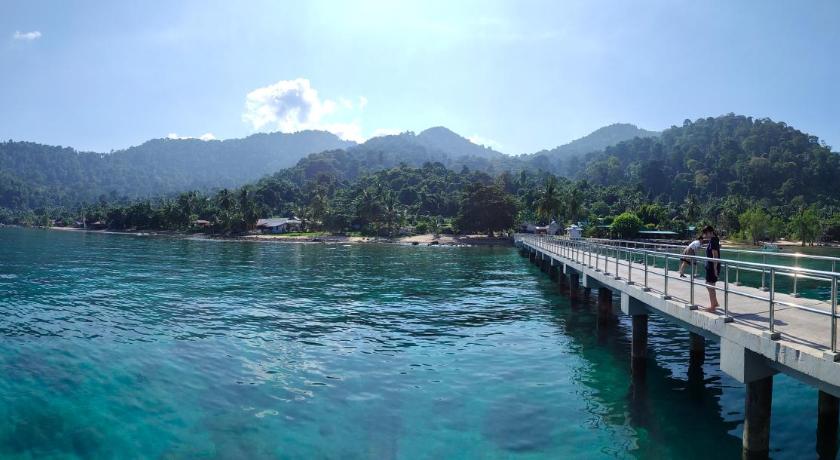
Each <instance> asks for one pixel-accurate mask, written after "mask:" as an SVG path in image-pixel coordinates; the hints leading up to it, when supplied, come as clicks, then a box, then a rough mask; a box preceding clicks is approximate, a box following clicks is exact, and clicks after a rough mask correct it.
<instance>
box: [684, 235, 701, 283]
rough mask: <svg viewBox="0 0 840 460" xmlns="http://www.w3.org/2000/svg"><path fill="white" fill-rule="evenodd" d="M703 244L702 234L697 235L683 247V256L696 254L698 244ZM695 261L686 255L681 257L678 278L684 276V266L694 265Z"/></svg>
mask: <svg viewBox="0 0 840 460" xmlns="http://www.w3.org/2000/svg"><path fill="white" fill-rule="evenodd" d="M702 245H703V235H699V236H698V237H697V239H695V240H694V241H692V242H691V243H688V246H686V247H685V249H684V250H683V255H684V256H696V255H697V251H699V250H700V246H702ZM696 263H697V261H696V260H694V259H689V258H687V257H683V258H681V259H680V278H685V267H687V266H689V265H691V266H694V265H695V264H696Z"/></svg>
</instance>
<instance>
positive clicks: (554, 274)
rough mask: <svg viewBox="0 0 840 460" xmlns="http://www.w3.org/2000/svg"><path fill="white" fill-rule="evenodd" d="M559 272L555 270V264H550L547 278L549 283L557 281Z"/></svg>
mask: <svg viewBox="0 0 840 460" xmlns="http://www.w3.org/2000/svg"><path fill="white" fill-rule="evenodd" d="M559 271H560V270H558V268H557V263H556V262H555V263H552V264H551V267H550V268H549V271H548V277H549V278H550V279H551V281H558V278H559V273H558V272H559Z"/></svg>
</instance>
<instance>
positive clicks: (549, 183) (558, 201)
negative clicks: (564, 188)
mask: <svg viewBox="0 0 840 460" xmlns="http://www.w3.org/2000/svg"><path fill="white" fill-rule="evenodd" d="M534 204H536V207H537V217H539V218H541V219H545V220H547V221H550V220H552V219H553V218H555V217H556V216H557V215H558V214H559V213H560V211H561V210H562V209H563V200H562V198H561V195H560V187H559V186H558V184H557V179H555V178H554V176H551V177H549V178H548V180H546V182H545V185H544V186H543V188H542V189H540V191H539V192H538V194H537V199H536V201H535V202H534Z"/></svg>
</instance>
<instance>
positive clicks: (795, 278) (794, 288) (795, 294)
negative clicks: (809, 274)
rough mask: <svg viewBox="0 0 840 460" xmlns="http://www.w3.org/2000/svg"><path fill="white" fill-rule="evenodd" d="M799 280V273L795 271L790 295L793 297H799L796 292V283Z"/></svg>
mask: <svg viewBox="0 0 840 460" xmlns="http://www.w3.org/2000/svg"><path fill="white" fill-rule="evenodd" d="M798 280H799V271H798V270H796V271H794V272H793V293H792V294H791V295H792V296H793V297H799V293H798V292H796V284H797V283H796V282H797V281H798Z"/></svg>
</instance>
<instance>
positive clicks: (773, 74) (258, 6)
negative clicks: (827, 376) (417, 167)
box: [0, 0, 840, 154]
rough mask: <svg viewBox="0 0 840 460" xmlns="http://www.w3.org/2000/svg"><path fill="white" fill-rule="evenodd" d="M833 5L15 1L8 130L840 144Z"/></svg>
mask: <svg viewBox="0 0 840 460" xmlns="http://www.w3.org/2000/svg"><path fill="white" fill-rule="evenodd" d="M838 18H840V2H836V1H828V0H824V1H820V0H814V1H807V2H794V1H781V0H780V1H773V2H768V1H758V0H744V1H737V2H732V1H711V0H709V1H702V2H697V1H664V0H663V1H633V2H627V1H618V0H616V1H611V2H608V1H593V0H589V1H556V0H555V1H527V0H516V1H513V0H511V1H493V0H483V1H467V0H463V1H460V0H459V1H457V2H455V1H451V0H450V1H432V0H425V1H411V2H409V1H397V0H390V1H358V2H354V1H342V2H339V1H333V0H327V1H317V0H314V1H313V0H309V1H305V2H304V1H297V2H291V1H256V0H255V1H247V2H229V1H219V2H213V1H188V0H187V1H156V0H148V1H142V2H114V1H107V2H106V1H102V2H98V1H83V0H80V1H73V2H68V1H59V0H55V1H39V0H27V1H23V0H21V1H14V0H0V63H2V64H0V139H4V140H5V139H14V140H28V141H35V142H42V143H47V144H54V145H63V146H72V147H74V148H77V149H79V150H93V151H101V152H107V151H110V150H116V149H121V148H126V147H128V146H132V145H138V144H140V143H142V142H144V141H145V140H148V139H151V138H160V137H167V136H169V137H199V138H202V139H226V138H235V137H244V136H247V135H249V134H252V133H255V132H261V131H278V130H279V131H284V132H293V131H298V130H302V129H325V130H328V131H331V132H334V133H336V134H338V135H339V136H341V137H343V138H346V139H351V140H356V141H363V140H364V139H367V138H370V137H372V136H376V135H381V134H387V133H396V132H402V131H415V132H419V131H422V130H423V129H426V128H428V127H432V126H446V127H448V128H450V129H452V130H453V131H455V132H457V133H459V134H461V135H463V136H465V137H468V138H470V139H471V140H473V141H474V142H476V143H480V144H484V145H488V146H490V147H493V148H496V149H497V150H500V151H502V152H505V153H509V154H520V153H531V152H535V151H538V150H541V149H545V148H552V147H555V146H557V145H561V144H564V143H566V142H568V141H570V140H572V139H576V138H579V137H582V136H584V135H586V134H588V133H589V132H591V131H594V130H595V129H597V128H599V127H602V126H605V125H608V124H611V123H618V122H624V123H633V124H636V125H638V126H640V127H642V128H645V129H652V130H661V129H665V128H668V127H670V126H672V125H681V124H682V122H683V120H685V119H696V118H700V117H707V116H717V115H722V114H726V113H730V112H734V113H736V114H743V115H748V116H753V117H757V118H763V117H769V118H771V119H773V120H777V121H784V122H786V123H788V124H790V125H792V126H794V127H796V128H798V129H801V130H802V131H805V132H808V133H810V134H814V135H816V136H819V137H820V138H821V139H823V140H825V142H827V143H828V144H829V145H832V146H834V147H835V148H834V150H835V151H837V150H840V27H837V21H838Z"/></svg>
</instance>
